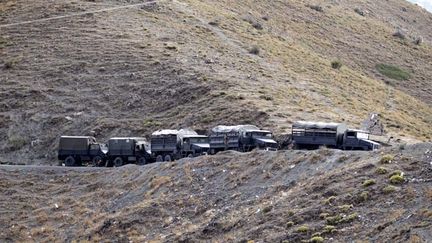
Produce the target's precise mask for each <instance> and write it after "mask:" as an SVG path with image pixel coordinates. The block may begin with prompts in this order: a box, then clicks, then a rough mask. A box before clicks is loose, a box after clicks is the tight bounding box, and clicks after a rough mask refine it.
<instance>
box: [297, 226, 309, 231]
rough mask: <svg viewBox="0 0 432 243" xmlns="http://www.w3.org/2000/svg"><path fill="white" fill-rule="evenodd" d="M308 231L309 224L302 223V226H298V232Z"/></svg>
mask: <svg viewBox="0 0 432 243" xmlns="http://www.w3.org/2000/svg"><path fill="white" fill-rule="evenodd" d="M308 231H309V226H307V225H302V226H300V227H298V228H297V232H300V233H306V232H308Z"/></svg>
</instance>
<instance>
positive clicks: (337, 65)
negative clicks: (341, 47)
mask: <svg viewBox="0 0 432 243" xmlns="http://www.w3.org/2000/svg"><path fill="white" fill-rule="evenodd" d="M331 66H332V68H333V69H341V67H342V62H341V61H333V62H332V63H331Z"/></svg>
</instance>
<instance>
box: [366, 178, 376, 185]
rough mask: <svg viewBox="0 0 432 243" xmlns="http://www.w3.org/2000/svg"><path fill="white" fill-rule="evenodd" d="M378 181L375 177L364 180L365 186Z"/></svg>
mask: <svg viewBox="0 0 432 243" xmlns="http://www.w3.org/2000/svg"><path fill="white" fill-rule="evenodd" d="M375 184H376V181H375V180H374V179H368V180H365V181H364V182H363V186H364V187H368V186H372V185H375Z"/></svg>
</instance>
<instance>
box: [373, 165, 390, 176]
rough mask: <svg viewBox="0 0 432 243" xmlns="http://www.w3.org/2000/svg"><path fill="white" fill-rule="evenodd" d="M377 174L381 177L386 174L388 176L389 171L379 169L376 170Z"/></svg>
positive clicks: (382, 168)
mask: <svg viewBox="0 0 432 243" xmlns="http://www.w3.org/2000/svg"><path fill="white" fill-rule="evenodd" d="M375 172H376V173H377V174H381V175H384V174H387V172H388V171H387V169H386V168H384V167H379V168H377V169H376V170H375Z"/></svg>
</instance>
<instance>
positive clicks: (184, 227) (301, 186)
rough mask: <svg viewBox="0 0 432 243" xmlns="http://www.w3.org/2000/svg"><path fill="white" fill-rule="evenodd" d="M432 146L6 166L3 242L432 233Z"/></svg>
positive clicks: (412, 237) (1, 176)
mask: <svg viewBox="0 0 432 243" xmlns="http://www.w3.org/2000/svg"><path fill="white" fill-rule="evenodd" d="M431 178H432V144H417V145H413V146H407V147H401V148H398V149H392V150H385V151H382V152H342V151H337V150H327V149H321V150H318V151H281V152H257V151H255V152H251V153H247V154H240V153H235V152H228V153H221V154H219V155H216V156H206V157H200V158H195V159H184V160H181V161H178V162H173V163H159V164H151V165H148V166H143V167H138V166H125V167H122V168H119V169H98V168H62V167H32V166H21V167H20V166H2V167H0V198H1V200H0V204H1V205H0V208H1V223H0V241H2V242H12V241H38V242H52V241H55V240H57V241H72V240H90V241H95V242H96V241H102V240H110V241H119V242H131V241H132V242H144V241H147V242H150V241H162V242H202V241H215V242H246V241H248V240H254V241H255V242H279V241H288V242H300V241H305V240H306V241H309V240H311V239H312V238H313V237H315V239H316V240H317V239H320V238H319V237H322V239H324V240H325V241H328V242H351V241H354V240H363V241H377V242H407V241H411V242H427V241H428V240H430V239H431V237H432V235H431V232H432V207H431V204H430V202H431V200H432V190H431V189H432V180H431Z"/></svg>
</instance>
